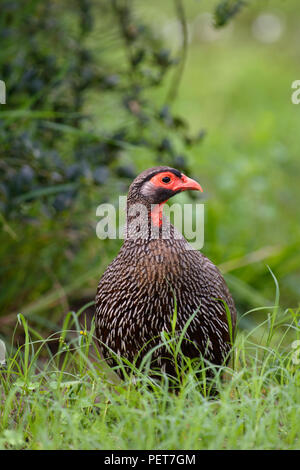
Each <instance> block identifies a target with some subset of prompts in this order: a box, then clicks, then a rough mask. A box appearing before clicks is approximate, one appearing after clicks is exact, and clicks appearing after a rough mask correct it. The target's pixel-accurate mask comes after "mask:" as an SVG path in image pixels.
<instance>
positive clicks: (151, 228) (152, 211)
mask: <svg viewBox="0 0 300 470" xmlns="http://www.w3.org/2000/svg"><path fill="white" fill-rule="evenodd" d="M165 202H166V201H163V202H161V203H159V204H150V203H149V202H148V201H144V200H132V199H128V200H127V220H126V238H127V239H128V238H129V239H137V240H141V239H142V240H150V239H155V238H173V226H172V224H171V223H170V221H169V219H168V218H166V217H163V206H164V204H165Z"/></svg>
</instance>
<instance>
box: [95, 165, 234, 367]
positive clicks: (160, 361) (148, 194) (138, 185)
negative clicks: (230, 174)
mask: <svg viewBox="0 0 300 470" xmlns="http://www.w3.org/2000/svg"><path fill="white" fill-rule="evenodd" d="M163 178H164V179H165V182H164V181H163ZM168 178H170V179H171V180H172V181H173V180H174V181H173V182H172V181H171V183H172V187H170V186H171V185H170V181H168ZM165 184H166V185H167V186H169V187H167V188H164V185H165ZM185 189H198V190H201V187H200V185H199V184H198V183H196V182H195V181H193V180H191V179H190V178H187V177H186V176H185V175H182V174H181V173H180V172H178V170H175V169H173V168H169V167H156V168H152V169H149V170H146V171H145V172H143V173H142V174H141V175H139V176H138V177H137V178H136V180H135V181H134V182H133V184H132V185H131V187H130V190H129V194H128V201H127V236H126V238H125V240H124V243H123V246H122V247H121V249H120V252H119V254H118V255H117V257H116V258H115V259H114V260H113V261H112V263H111V264H110V265H109V266H108V268H107V269H106V271H105V272H104V274H103V276H102V278H101V279H100V282H99V286H98V291H97V296H96V331H97V335H98V338H99V340H100V344H101V351H102V354H103V356H104V358H106V359H107V361H108V363H109V364H110V365H113V364H114V363H115V361H114V359H113V358H112V352H113V353H114V354H117V355H118V356H120V357H123V358H126V359H127V360H129V361H130V362H131V363H133V362H135V361H136V363H137V365H139V364H140V362H141V360H142V359H143V357H144V356H145V355H146V354H147V353H148V352H149V351H151V350H153V353H152V362H151V366H152V368H154V369H155V368H156V369H160V370H162V371H164V372H166V373H168V374H170V375H172V376H174V375H175V374H176V372H175V368H174V361H173V359H172V357H171V356H170V354H169V352H168V351H167V349H166V347H165V346H163V345H161V346H159V345H160V344H161V343H162V338H161V335H162V332H164V331H165V332H168V333H170V332H171V331H172V321H173V318H174V309H175V305H176V327H175V329H176V332H178V334H180V332H182V330H183V329H184V328H185V325H186V324H187V322H189V321H190V323H189V325H188V327H187V329H186V332H185V335H184V341H183V342H182V347H181V349H182V352H183V354H184V355H185V356H188V357H190V358H192V359H193V358H199V357H201V356H202V357H204V359H207V360H208V361H210V362H211V363H213V364H216V365H220V364H222V363H223V362H224V361H225V360H226V359H227V357H228V354H229V352H230V349H231V344H230V340H231V338H230V336H231V334H230V326H229V324H228V317H227V313H226V308H225V305H224V304H225V303H226V304H227V306H228V309H229V312H230V315H231V322H230V323H231V326H232V328H233V329H234V327H235V319H236V312H235V306H234V302H233V299H232V297H231V295H230V293H229V290H228V288H227V286H226V283H225V281H224V279H223V277H222V275H221V274H220V272H219V270H218V268H217V267H216V266H215V265H214V264H213V263H212V262H211V261H210V260H209V259H208V258H206V257H205V256H204V255H203V254H202V253H201V252H199V251H197V250H193V249H191V246H190V245H189V244H188V242H187V241H186V240H185V238H184V237H183V235H182V234H181V233H179V232H178V231H177V230H176V229H175V228H174V227H173V226H172V225H171V224H164V223H163V222H164V219H163V217H162V205H163V203H164V202H165V201H166V200H167V199H168V198H169V197H171V196H173V195H174V194H177V193H178V192H180V191H182V190H185ZM173 193H174V194H173ZM137 204H138V205H142V207H145V208H146V209H145V213H144V217H142V218H141V217H140V215H141V210H139V211H138V214H137V213H135V212H134V211H132V208H133V207H134V206H135V205H137ZM137 215H138V216H139V217H137ZM166 227H167V229H166ZM165 230H167V232H166V233H165ZM192 316H193V318H192V320H190V319H191V317H192ZM154 347H155V349H153V348H154Z"/></svg>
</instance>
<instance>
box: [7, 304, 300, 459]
mask: <svg viewBox="0 0 300 470" xmlns="http://www.w3.org/2000/svg"><path fill="white" fill-rule="evenodd" d="M262 311H266V312H267V314H266V315H265V320H264V321H263V322H262V323H261V324H258V325H257V326H256V327H255V328H254V329H252V330H249V331H245V330H240V331H239V333H238V334H237V336H236V339H235V341H234V343H233V345H232V353H231V356H232V361H231V363H230V364H229V365H228V366H222V367H218V368H214V372H213V377H212V378H210V379H209V380H207V374H206V373H205V370H208V369H210V365H209V364H204V363H203V362H202V363H201V361H200V362H199V363H198V364H195V363H194V364H193V363H192V362H191V361H189V360H188V359H187V358H182V357H180V356H181V351H180V344H181V341H182V340H183V337H184V332H182V333H181V335H179V336H176V334H175V328H174V329H173V331H171V332H170V333H169V334H168V335H166V336H162V344H163V345H164V346H165V347H168V348H169V351H170V352H172V353H173V354H174V360H176V361H177V370H178V378H177V379H173V382H172V380H171V379H170V378H168V377H167V376H165V375H163V374H162V376H161V378H160V380H157V375H156V377H155V378H153V376H152V373H151V372H152V371H151V370H150V369H149V367H150V366H149V364H150V362H151V357H150V356H151V355H148V357H146V359H145V360H144V361H142V363H141V365H140V366H139V367H137V366H136V365H135V364H129V363H128V361H122V360H121V359H119V363H118V365H117V366H116V368H119V367H121V368H123V370H124V371H126V373H125V379H124V380H122V381H121V380H120V379H118V378H117V376H116V374H115V373H114V371H113V370H112V369H109V368H108V367H107V366H106V365H105V363H104V361H103V359H102V358H101V356H100V354H99V352H98V348H97V345H96V339H95V335H94V325H93V324H92V325H91V327H90V328H89V330H87V329H86V327H85V325H82V324H80V322H79V315H80V314H81V313H82V312H81V311H78V312H77V313H74V312H69V313H68V314H67V315H66V317H65V319H64V323H63V326H62V329H61V331H60V332H57V333H55V334H53V335H51V336H49V337H47V338H42V337H41V336H40V335H39V333H38V332H37V331H36V330H34V329H32V328H31V326H30V324H29V323H28V321H27V320H26V318H25V317H24V316H23V315H19V317H18V323H19V325H18V326H19V328H22V329H23V330H24V338H25V341H24V344H22V345H20V346H19V347H18V348H15V349H14V348H13V347H9V346H8V355H7V356H8V357H7V364H6V366H4V367H2V369H1V373H0V377H1V401H0V413H1V420H0V448H2V449H126V450H130V449H171V450H172V449H192V450H196V449H254V448H255V449H296V448H299V444H300V411H299V410H300V407H299V404H300V398H299V386H300V367H299V356H300V354H298V352H300V349H297V348H298V347H299V345H300V343H299V340H300V328H299V324H298V323H299V314H300V311H299V310H293V309H287V310H285V311H281V310H280V307H279V305H275V306H273V307H271V308H270V307H269V308H262ZM250 314H253V311H249V312H247V313H246V314H245V316H247V315H250ZM174 317H175V315H174ZM174 321H175V320H174ZM174 325H175V323H174ZM54 344H55V345H57V344H58V346H57V347H56V348H54V347H53V345H54ZM210 372H211V369H210ZM170 385H171V386H170ZM174 385H176V387H174ZM173 388H174V390H173Z"/></svg>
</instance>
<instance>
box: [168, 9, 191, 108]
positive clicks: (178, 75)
mask: <svg viewBox="0 0 300 470" xmlns="http://www.w3.org/2000/svg"><path fill="white" fill-rule="evenodd" d="M174 4H175V9H176V13H177V18H178V21H179V23H180V27H181V34H182V46H181V52H180V57H179V65H178V67H177V69H176V71H175V73H174V76H173V79H172V82H171V86H170V89H169V91H168V94H167V98H166V101H167V102H168V103H172V102H173V101H174V100H175V98H176V96H177V94H178V89H179V84H180V81H181V79H182V76H183V72H184V67H185V64H186V59H187V52H188V26H187V22H186V16H185V11H184V7H183V4H182V1H181V0H174Z"/></svg>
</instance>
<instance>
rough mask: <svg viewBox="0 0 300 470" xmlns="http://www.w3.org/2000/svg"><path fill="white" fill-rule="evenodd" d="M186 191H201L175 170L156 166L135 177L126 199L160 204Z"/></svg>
mask: <svg viewBox="0 0 300 470" xmlns="http://www.w3.org/2000/svg"><path fill="white" fill-rule="evenodd" d="M187 190H196V191H203V190H202V188H201V186H200V184H199V183H197V182H196V181H195V180H193V179H191V178H189V177H187V176H186V175H184V174H183V173H181V172H180V171H178V170H176V169H175V168H171V167H168V166H157V167H154V168H149V169H148V170H145V171H143V172H142V173H141V174H140V175H139V176H137V178H136V179H135V180H134V181H133V183H132V184H131V186H130V188H129V193H128V199H129V201H130V200H134V201H135V202H136V201H139V202H144V203H146V204H162V203H164V202H166V201H167V200H168V199H170V197H172V196H175V195H176V194H178V193H180V192H182V191H187Z"/></svg>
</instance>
